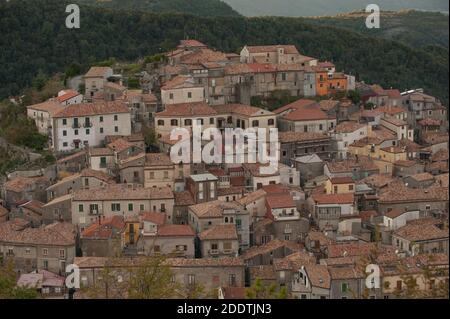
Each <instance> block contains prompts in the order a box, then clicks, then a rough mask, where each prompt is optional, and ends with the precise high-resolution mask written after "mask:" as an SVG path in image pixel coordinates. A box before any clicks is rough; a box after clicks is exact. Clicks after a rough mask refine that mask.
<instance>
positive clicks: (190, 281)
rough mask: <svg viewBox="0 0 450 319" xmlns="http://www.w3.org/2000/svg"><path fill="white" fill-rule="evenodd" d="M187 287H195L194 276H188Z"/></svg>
mask: <svg viewBox="0 0 450 319" xmlns="http://www.w3.org/2000/svg"><path fill="white" fill-rule="evenodd" d="M188 285H195V275H192V274H191V275H188Z"/></svg>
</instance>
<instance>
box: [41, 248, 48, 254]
mask: <svg viewBox="0 0 450 319" xmlns="http://www.w3.org/2000/svg"><path fill="white" fill-rule="evenodd" d="M42 255H43V256H48V248H44V249H42Z"/></svg>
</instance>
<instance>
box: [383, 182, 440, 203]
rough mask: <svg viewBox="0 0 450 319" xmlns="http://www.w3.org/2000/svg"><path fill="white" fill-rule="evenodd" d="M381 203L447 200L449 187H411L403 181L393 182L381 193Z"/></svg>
mask: <svg viewBox="0 0 450 319" xmlns="http://www.w3.org/2000/svg"><path fill="white" fill-rule="evenodd" d="M379 197H380V198H379V200H378V202H379V203H382V204H384V203H414V202H427V201H447V202H448V187H436V186H431V187H428V188H409V187H406V186H405V185H404V184H403V183H395V185H393V183H391V184H390V185H389V187H388V188H385V189H383V191H382V192H381V194H380V195H379Z"/></svg>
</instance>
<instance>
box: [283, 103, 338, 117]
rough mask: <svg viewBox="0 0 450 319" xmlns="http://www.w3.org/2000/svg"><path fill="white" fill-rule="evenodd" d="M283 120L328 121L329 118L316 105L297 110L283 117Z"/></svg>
mask: <svg viewBox="0 0 450 319" xmlns="http://www.w3.org/2000/svg"><path fill="white" fill-rule="evenodd" d="M282 118H284V119H286V120H289V121H314V120H328V119H330V118H329V116H328V115H327V114H326V113H325V112H324V111H322V110H321V109H320V107H319V106H318V105H317V104H315V105H308V106H305V107H303V108H301V109H296V110H295V111H291V112H288V113H286V114H285V115H283V116H282Z"/></svg>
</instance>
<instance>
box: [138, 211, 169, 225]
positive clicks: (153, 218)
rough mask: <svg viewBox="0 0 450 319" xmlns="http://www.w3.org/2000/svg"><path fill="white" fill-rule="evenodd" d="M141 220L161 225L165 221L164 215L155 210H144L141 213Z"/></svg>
mask: <svg viewBox="0 0 450 319" xmlns="http://www.w3.org/2000/svg"><path fill="white" fill-rule="evenodd" d="M141 216H142V220H143V221H147V222H151V223H154V224H156V225H163V224H164V222H165V221H166V215H165V214H162V213H156V212H144V213H142V215H141Z"/></svg>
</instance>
